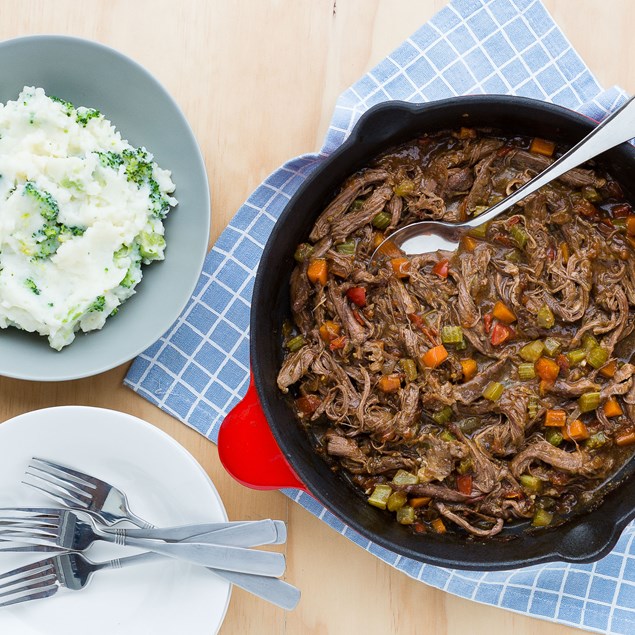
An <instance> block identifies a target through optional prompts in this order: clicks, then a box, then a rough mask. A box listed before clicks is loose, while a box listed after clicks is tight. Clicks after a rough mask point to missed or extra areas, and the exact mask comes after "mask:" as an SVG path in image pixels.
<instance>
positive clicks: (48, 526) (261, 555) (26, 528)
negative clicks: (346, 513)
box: [0, 508, 285, 576]
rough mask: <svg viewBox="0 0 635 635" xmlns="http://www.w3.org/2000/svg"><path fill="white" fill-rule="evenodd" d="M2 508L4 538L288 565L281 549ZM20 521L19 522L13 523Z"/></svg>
mask: <svg viewBox="0 0 635 635" xmlns="http://www.w3.org/2000/svg"><path fill="white" fill-rule="evenodd" d="M2 511H3V512H4V513H3V516H2V517H0V538H9V539H10V540H17V541H20V542H26V543H31V544H36V545H53V546H56V547H60V548H62V549H66V550H69V551H83V550H84V549H87V548H88V547H89V546H90V545H92V543H93V542H95V541H96V540H104V541H106V542H111V543H114V544H118V545H123V546H131V547H141V548H143V549H147V550H150V551H154V552H156V553H161V554H163V555H165V556H168V557H171V558H177V559H180V560H185V561H187V562H191V563H194V564H198V565H202V566H206V567H213V568H215V569H227V570H228V571H236V572H239V573H252V574H258V575H265V576H280V575H282V574H283V573H284V569H285V558H284V555H283V554H281V553H276V552H270V551H257V550H254V549H245V548H241V547H228V546H224V545H214V544H205V543H197V542H163V541H159V540H152V539H147V538H131V537H126V536H125V535H124V534H123V533H122V532H120V533H116V534H112V533H109V532H106V531H103V530H102V529H100V528H99V527H98V526H97V524H96V523H95V521H94V520H93V518H92V517H91V516H89V515H86V521H83V520H81V519H80V518H79V516H78V515H77V514H76V513H75V512H73V511H71V510H68V509H46V508H21V509H20V508H16V509H10V508H9V509H7V508H5V509H3V510H2ZM16 522H17V524H10V523H16Z"/></svg>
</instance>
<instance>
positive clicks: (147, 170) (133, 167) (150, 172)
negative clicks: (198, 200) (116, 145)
mask: <svg viewBox="0 0 635 635" xmlns="http://www.w3.org/2000/svg"><path fill="white" fill-rule="evenodd" d="M97 154H98V155H99V161H100V163H101V165H102V166H103V167H105V168H112V169H113V170H117V169H119V167H120V166H122V165H125V170H126V178H127V179H128V181H129V182H130V183H134V184H135V185H136V186H137V187H141V186H143V185H144V184H147V185H148V187H149V188H150V211H151V212H152V215H153V216H155V217H156V218H161V219H163V218H165V217H166V215H167V213H168V212H169V211H170V203H169V201H168V198H167V196H165V194H162V193H161V188H160V187H159V184H158V183H157V182H156V180H155V178H154V166H153V164H152V162H151V161H150V159H149V157H148V153H147V152H146V151H145V150H143V149H141V148H137V149H136V150H124V151H123V152H122V153H121V154H117V153H115V152H98V153H97Z"/></svg>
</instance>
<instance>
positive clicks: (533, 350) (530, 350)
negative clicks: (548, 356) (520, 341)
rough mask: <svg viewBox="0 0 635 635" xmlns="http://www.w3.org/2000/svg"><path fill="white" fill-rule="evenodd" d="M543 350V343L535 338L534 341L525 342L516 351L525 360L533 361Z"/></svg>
mask: <svg viewBox="0 0 635 635" xmlns="http://www.w3.org/2000/svg"><path fill="white" fill-rule="evenodd" d="M544 350H545V345H544V344H543V343H542V342H541V341H540V340H536V341H535V342H529V344H525V346H523V347H522V348H521V349H520V350H519V351H518V354H519V355H520V356H521V357H522V358H523V359H524V360H525V361H527V362H535V361H537V360H538V359H539V358H540V356H541V355H542V352H543V351H544Z"/></svg>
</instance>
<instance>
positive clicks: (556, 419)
mask: <svg viewBox="0 0 635 635" xmlns="http://www.w3.org/2000/svg"><path fill="white" fill-rule="evenodd" d="M565 423H567V413H566V412H565V411H564V410H547V412H545V426H547V427H551V426H555V427H561V426H563V425H565Z"/></svg>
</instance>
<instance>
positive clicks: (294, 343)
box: [287, 335, 306, 353]
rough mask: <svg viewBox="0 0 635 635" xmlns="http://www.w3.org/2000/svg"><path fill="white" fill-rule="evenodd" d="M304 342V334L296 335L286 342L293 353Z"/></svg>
mask: <svg viewBox="0 0 635 635" xmlns="http://www.w3.org/2000/svg"><path fill="white" fill-rule="evenodd" d="M305 344H306V340H305V339H304V335H296V336H295V337H292V338H291V339H290V340H289V341H288V342H287V348H288V349H289V351H291V352H292V353H295V352H296V351H299V350H300V349H301V348H302V347H303V346H304V345H305Z"/></svg>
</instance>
